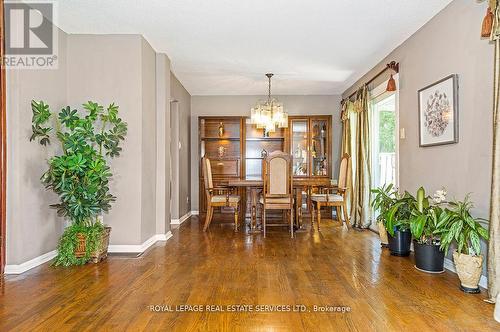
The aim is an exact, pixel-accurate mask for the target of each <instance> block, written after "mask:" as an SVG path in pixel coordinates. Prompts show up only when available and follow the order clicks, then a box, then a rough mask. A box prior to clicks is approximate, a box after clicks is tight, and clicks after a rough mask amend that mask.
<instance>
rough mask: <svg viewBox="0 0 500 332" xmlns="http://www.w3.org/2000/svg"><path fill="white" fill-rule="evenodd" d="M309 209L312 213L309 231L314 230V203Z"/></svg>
mask: <svg viewBox="0 0 500 332" xmlns="http://www.w3.org/2000/svg"><path fill="white" fill-rule="evenodd" d="M311 208H312V211H311V230H314V213H315V212H314V211H315V209H314V201H313V203H312V206H311Z"/></svg>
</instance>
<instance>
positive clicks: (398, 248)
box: [384, 191, 416, 256]
mask: <svg viewBox="0 0 500 332" xmlns="http://www.w3.org/2000/svg"><path fill="white" fill-rule="evenodd" d="M415 204H416V201H415V197H413V196H412V195H411V194H410V193H408V192H407V191H406V192H405V193H404V194H399V193H396V198H395V200H394V202H393V204H392V206H391V207H390V208H389V209H388V210H387V211H386V213H385V216H384V218H385V228H386V229H387V233H389V250H390V251H391V255H393V256H408V255H409V254H410V245H411V231H410V217H411V211H412V210H413V209H414V208H415Z"/></svg>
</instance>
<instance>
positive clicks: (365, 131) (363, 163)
mask: <svg viewBox="0 0 500 332" xmlns="http://www.w3.org/2000/svg"><path fill="white" fill-rule="evenodd" d="M354 111H355V114H356V118H357V121H356V141H355V144H356V151H355V152H356V155H355V158H356V169H355V170H354V172H355V175H354V190H353V201H352V205H353V209H354V211H353V216H352V223H353V225H354V226H356V227H360V228H367V227H368V226H369V225H370V189H371V188H370V185H371V163H370V155H371V153H370V123H369V115H370V112H369V109H368V88H367V87H366V85H365V86H363V87H362V88H360V89H359V90H358V92H357V93H356V101H355V102H354Z"/></svg>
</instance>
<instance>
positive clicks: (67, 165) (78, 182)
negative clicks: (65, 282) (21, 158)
mask: <svg viewBox="0 0 500 332" xmlns="http://www.w3.org/2000/svg"><path fill="white" fill-rule="evenodd" d="M31 108H32V111H33V118H32V131H33V133H32V135H31V138H30V141H33V140H36V141H38V142H39V143H40V144H41V145H43V146H46V145H47V144H50V140H51V137H50V134H51V133H53V132H55V137H56V138H57V140H58V141H59V143H60V146H61V153H60V154H59V155H56V156H54V157H52V158H50V159H49V161H48V164H49V168H48V170H47V171H46V172H45V173H44V174H43V175H42V177H41V181H42V183H43V184H44V185H45V187H46V189H50V190H52V191H54V192H55V193H56V194H57V195H58V196H59V203H57V204H53V205H51V207H52V208H55V209H57V213H58V215H60V216H63V217H65V218H67V219H68V220H69V221H70V222H71V224H70V226H69V227H67V228H66V229H65V231H64V234H63V235H62V237H61V239H60V241H59V245H58V254H57V257H56V259H55V262H54V264H55V265H63V266H70V265H79V264H84V263H86V262H88V261H89V260H91V259H92V260H94V261H95V262H97V261H99V260H100V259H102V258H105V257H106V255H107V247H108V241H109V232H110V230H111V228H109V227H105V226H104V225H103V224H102V221H101V216H102V214H103V213H104V212H108V211H109V209H110V208H111V203H112V202H114V201H115V197H114V196H113V195H112V194H111V193H110V189H109V181H110V179H111V177H112V174H111V171H110V168H109V166H108V161H107V158H106V157H109V158H113V157H116V156H119V155H120V151H121V147H120V142H121V141H123V140H124V138H125V135H126V133H127V124H126V123H125V122H123V121H122V119H120V118H119V117H118V106H116V105H115V104H111V105H109V106H108V107H107V108H106V109H104V107H103V106H101V105H99V104H97V103H94V102H91V101H89V102H88V103H86V104H84V105H83V108H84V109H85V114H84V115H82V114H80V113H79V112H78V111H77V110H72V109H71V108H70V107H69V106H67V107H65V108H63V109H62V110H61V111H60V112H59V113H58V114H54V113H52V112H51V111H50V108H49V106H48V105H47V104H45V103H44V102H43V101H40V102H36V101H34V100H33V101H32V102H31Z"/></svg>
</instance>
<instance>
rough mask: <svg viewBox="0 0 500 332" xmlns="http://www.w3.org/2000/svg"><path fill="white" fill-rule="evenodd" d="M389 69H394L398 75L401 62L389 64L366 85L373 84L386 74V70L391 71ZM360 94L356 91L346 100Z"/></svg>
mask: <svg viewBox="0 0 500 332" xmlns="http://www.w3.org/2000/svg"><path fill="white" fill-rule="evenodd" d="M389 69H392V70H394V71H395V72H396V74H397V73H399V62H396V61H391V62H390V63H388V64H387V65H386V66H385V68H384V69H382V70H381V71H379V72H378V73H377V74H376V75H375V76H373V77H372V78H371V79H370V80H368V82H366V83H365V84H364V85H368V84H370V83H372V82H373V81H375V80H376V79H377V78H378V77H379V76H380V75H382V74H383V73H385V71H386V70H389ZM357 92H358V90H357V89H356V90H354V92H353V93H351V94H350V95H349V97H347V98H346V99H347V100H349V99H351V98H352V97H354V96H355V95H356V93H357ZM344 100H345V99H344Z"/></svg>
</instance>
